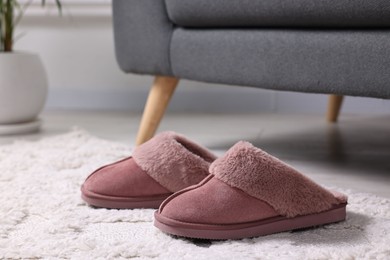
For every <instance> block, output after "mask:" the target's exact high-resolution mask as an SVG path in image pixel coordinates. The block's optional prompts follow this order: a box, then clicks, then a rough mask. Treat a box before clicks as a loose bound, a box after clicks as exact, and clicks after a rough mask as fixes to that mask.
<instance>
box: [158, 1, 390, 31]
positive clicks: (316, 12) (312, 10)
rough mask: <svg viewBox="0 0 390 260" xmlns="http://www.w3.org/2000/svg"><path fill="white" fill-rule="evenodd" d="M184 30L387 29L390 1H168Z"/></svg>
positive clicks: (176, 22) (173, 17)
mask: <svg viewBox="0 0 390 260" xmlns="http://www.w3.org/2000/svg"><path fill="white" fill-rule="evenodd" d="M165 1H166V7H167V11H168V15H169V17H170V19H171V20H172V22H173V23H175V24H177V25H179V26H184V27H201V28H204V27H387V26H390V1H389V0H353V1H351V0H326V1H324V0H288V1H286V0H212V1H210V0H165Z"/></svg>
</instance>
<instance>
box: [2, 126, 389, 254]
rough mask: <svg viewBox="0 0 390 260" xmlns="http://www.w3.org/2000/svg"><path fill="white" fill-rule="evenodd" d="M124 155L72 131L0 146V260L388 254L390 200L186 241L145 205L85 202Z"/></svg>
mask: <svg viewBox="0 0 390 260" xmlns="http://www.w3.org/2000/svg"><path fill="white" fill-rule="evenodd" d="M130 153H131V149H130V148H129V147H127V146H126V145H123V144H118V143H114V142H110V141H105V140H102V139H99V138H96V137H93V136H91V135H90V134H88V133H87V132H85V131H83V130H80V129H75V130H73V131H71V132H69V133H67V134H63V135H59V136H54V137H48V138H44V139H42V140H40V141H34V142H31V141H16V142H14V143H13V144H10V145H3V146H0V258H1V259H3V258H4V259H7V258H9V259H25V258H33V259H40V258H49V259H52V258H65V259H69V258H72V259H107V258H119V259H126V258H134V259H150V258H158V259H389V258H390V200H389V199H386V198H381V197H378V196H375V195H372V194H365V193H359V192H356V191H351V190H342V189H338V190H339V191H341V192H344V193H346V194H348V196H349V205H348V207H347V211H348V213H347V220H346V221H345V222H342V223H338V224H334V225H327V226H323V227H319V228H316V229H307V230H300V231H294V232H285V233H280V234H275V235H270V236H265V237H258V238H252V239H243V240H237V241H207V240H189V239H182V238H176V237H172V236H168V235H166V234H164V233H162V232H160V231H159V230H157V229H156V228H154V227H153V225H152V221H153V210H148V209H143V210H107V209H94V208H91V207H88V206H87V205H85V203H83V201H82V200H81V199H80V191H79V188H80V185H81V184H82V183H83V181H84V179H85V178H86V177H87V176H88V174H89V173H90V172H92V171H93V170H95V169H96V168H97V167H99V166H101V165H103V164H106V163H109V162H113V161H115V160H118V159H120V158H123V157H125V156H128V155H129V154H130Z"/></svg>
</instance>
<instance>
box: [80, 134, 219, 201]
mask: <svg viewBox="0 0 390 260" xmlns="http://www.w3.org/2000/svg"><path fill="white" fill-rule="evenodd" d="M215 159H216V157H215V155H213V154H212V153H211V152H209V151H208V150H207V149H206V148H204V147H202V146H200V145H198V144H195V143H194V142H192V141H190V140H188V139H186V138H185V137H183V136H181V135H178V134H176V133H174V132H164V133H161V134H159V135H156V136H155V137H154V138H152V139H151V140H149V141H148V142H146V143H144V144H142V145H140V146H138V147H137V148H136V149H135V150H134V152H133V155H132V156H131V157H129V158H126V159H123V160H120V161H118V162H115V163H113V164H109V165H106V166H103V167H101V168H99V169H98V170H96V171H94V172H93V173H92V174H91V175H90V176H89V177H88V178H87V179H86V181H85V182H84V184H83V185H82V187H81V192H82V198H83V200H84V201H86V202H87V203H88V204H90V205H93V206H97V207H105V208H158V206H159V205H160V204H161V202H162V201H163V200H164V199H166V198H167V197H168V196H169V195H171V194H172V193H174V192H176V191H178V190H180V189H183V188H186V187H188V186H191V185H195V184H197V183H199V182H200V181H201V180H202V179H204V178H205V177H206V176H207V175H208V168H209V166H210V163H211V162H213V161H214V160H215Z"/></svg>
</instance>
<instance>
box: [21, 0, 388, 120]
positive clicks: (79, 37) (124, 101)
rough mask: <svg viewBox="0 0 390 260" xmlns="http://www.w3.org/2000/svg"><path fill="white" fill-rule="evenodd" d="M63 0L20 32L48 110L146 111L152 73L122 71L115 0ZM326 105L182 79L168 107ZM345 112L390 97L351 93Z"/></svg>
mask: <svg viewBox="0 0 390 260" xmlns="http://www.w3.org/2000/svg"><path fill="white" fill-rule="evenodd" d="M48 2H50V1H48ZM64 2H65V4H64V12H63V16H62V17H58V16H57V11H56V9H55V7H54V6H49V7H48V8H46V9H42V8H41V7H40V6H39V5H33V6H31V8H30V9H29V11H28V12H27V13H26V16H25V17H24V19H23V20H22V23H21V25H20V26H19V27H18V29H17V33H18V34H22V35H23V36H22V37H21V38H20V39H19V40H18V41H17V43H16V46H15V49H16V50H23V51H31V52H36V53H39V54H40V55H41V58H42V60H43V62H44V64H45V66H46V69H47V72H48V76H49V85H50V93H49V98H48V102H47V106H46V108H47V109H126V110H132V111H142V109H143V104H144V102H145V99H146V96H147V92H148V90H149V86H150V84H151V82H152V77H150V76H140V75H131V74H124V73H122V72H121V71H120V70H119V68H118V66H117V64H116V61H115V57H114V46H113V36H112V28H111V26H112V25H111V9H110V4H109V1H107V0H84V1H82V0H78V1H71V0H68V1H66V0H65V1H64ZM326 103H327V96H326V95H316V94H302V93H291V92H276V91H269V90H261V89H255V88H244V87H232V86H223V85H215V84H206V83H199V82H192V81H181V82H180V85H179V88H178V89H177V92H176V93H175V96H174V98H173V100H172V102H171V105H170V107H169V109H170V110H171V111H191V112H261V111H266V112H282V113H288V112H300V113H323V112H324V111H325V107H326ZM343 112H344V113H360V114H389V112H390V101H389V100H380V99H373V98H356V97H348V98H347V99H346V100H345V103H344V107H343Z"/></svg>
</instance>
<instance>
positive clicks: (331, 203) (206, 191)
mask: <svg viewBox="0 0 390 260" xmlns="http://www.w3.org/2000/svg"><path fill="white" fill-rule="evenodd" d="M210 173H211V174H210V175H209V176H208V177H207V178H205V179H204V180H203V181H202V182H201V183H199V184H198V185H196V186H192V187H189V188H187V189H184V190H182V191H179V192H177V193H175V194H173V195H172V196H170V197H169V198H168V199H166V200H165V201H164V202H163V203H162V204H161V206H160V209H159V210H158V211H156V212H155V222H154V225H155V226H156V227H157V228H159V229H160V230H162V231H164V232H166V233H169V234H173V235H178V236H184V237H191V238H203V239H239V238H246V237H254V236H261V235H267V234H272V233H276V232H282V231H289V230H294V229H300V228H306V227H311V226H317V225H323V224H328V223H333V222H338V221H342V220H344V219H345V215H346V210H345V208H346V204H347V197H346V196H345V195H343V194H339V193H336V192H330V191H328V190H326V189H324V188H322V187H321V186H319V185H317V184H316V183H314V182H313V181H311V180H310V179H308V178H307V177H305V176H303V175H302V174H301V173H299V172H298V171H297V170H295V169H293V168H292V167H291V166H289V165H287V164H285V163H284V162H282V161H280V160H279V159H277V158H275V157H273V156H271V155H269V154H267V153H266V152H264V151H262V150H260V149H258V148H256V147H254V146H253V145H251V144H250V143H248V142H238V143H237V144H236V145H234V146H233V147H232V148H231V149H230V150H229V151H228V152H227V153H226V154H225V155H224V156H223V157H222V158H219V159H217V160H216V161H215V162H213V163H212V164H211V166H210Z"/></svg>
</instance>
